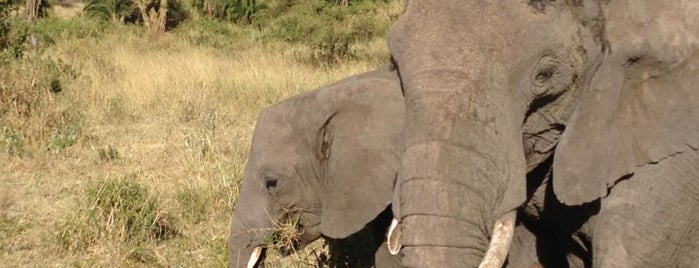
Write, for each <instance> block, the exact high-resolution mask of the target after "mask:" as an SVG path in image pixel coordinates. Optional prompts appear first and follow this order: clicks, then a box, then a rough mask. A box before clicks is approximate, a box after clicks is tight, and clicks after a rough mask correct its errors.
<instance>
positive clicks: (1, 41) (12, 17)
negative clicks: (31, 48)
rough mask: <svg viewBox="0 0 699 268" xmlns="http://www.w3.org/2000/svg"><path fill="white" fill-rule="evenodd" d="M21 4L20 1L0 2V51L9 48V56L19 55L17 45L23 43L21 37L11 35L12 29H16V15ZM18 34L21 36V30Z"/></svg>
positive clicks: (5, 0) (4, 0) (6, 0)
mask: <svg viewBox="0 0 699 268" xmlns="http://www.w3.org/2000/svg"><path fill="white" fill-rule="evenodd" d="M21 3H22V1H21V0H0V51H5V50H6V49H8V48H10V54H11V55H13V56H16V55H17V54H20V53H21V52H20V51H19V50H18V48H17V47H18V45H17V44H18V43H19V44H21V43H22V42H24V39H23V36H19V37H17V34H16V33H14V34H13V28H17V24H18V19H17V18H16V15H17V13H18V10H19V7H20V6H21ZM20 28H21V27H20ZM15 31H16V30H15ZM19 32H20V35H21V30H20V31H19ZM25 36H26V33H25Z"/></svg>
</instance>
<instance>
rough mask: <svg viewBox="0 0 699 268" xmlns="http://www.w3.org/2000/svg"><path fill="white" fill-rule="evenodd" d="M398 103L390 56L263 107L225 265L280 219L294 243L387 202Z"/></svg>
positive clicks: (260, 252) (397, 137)
mask: <svg viewBox="0 0 699 268" xmlns="http://www.w3.org/2000/svg"><path fill="white" fill-rule="evenodd" d="M403 111H404V108H403V96H402V95H401V88H400V81H399V79H398V76H397V74H396V71H395V69H394V68H393V67H392V66H389V65H387V66H384V67H382V68H379V69H377V70H375V71H373V72H369V73H365V74H361V75H356V76H353V77H350V78H347V79H344V80H341V81H339V82H336V83H333V84H331V85H328V86H326V87H323V88H320V89H317V90H315V91H311V92H307V93H304V94H300V95H297V96H294V97H291V98H290V99H287V100H285V101H283V102H281V103H278V104H275V105H273V106H271V107H269V108H267V109H265V110H264V111H263V112H262V113H261V115H260V117H259V119H258V121H257V125H256V127H255V130H254V133H253V138H252V145H251V148H250V155H249V158H248V161H247V164H246V167H245V171H244V174H243V182H242V186H241V191H240V195H239V199H238V202H237V204H236V206H235V211H234V215H233V220H232V224H231V234H230V241H229V243H230V266H231V267H242V266H244V265H247V267H256V266H257V265H258V264H259V263H261V262H262V261H263V259H264V251H265V247H266V246H267V245H268V243H269V242H270V241H269V237H270V236H271V235H272V234H273V233H274V231H275V224H276V223H277V222H279V221H284V220H288V219H294V220H297V221H298V222H297V224H296V228H298V230H299V232H298V237H295V238H294V239H292V240H294V241H296V245H294V246H295V247H303V246H304V245H305V244H307V243H309V242H311V241H313V240H316V239H318V238H319V237H320V236H321V235H323V236H326V237H328V238H345V237H348V236H350V235H351V234H354V233H357V232H358V231H360V230H361V229H362V228H364V226H365V225H366V224H367V223H369V222H371V221H372V220H373V219H374V218H376V217H377V215H379V214H380V213H381V212H382V211H384V210H386V208H387V206H388V205H389V204H390V202H391V200H392V193H393V187H394V182H395V178H396V173H397V170H398V167H399V166H400V152H401V151H402V131H403V118H404V114H403ZM387 224H388V223H386V225H387ZM384 228H385V227H384ZM381 235H382V236H383V233H382V234H381Z"/></svg>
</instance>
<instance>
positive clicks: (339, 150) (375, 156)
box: [317, 67, 404, 238]
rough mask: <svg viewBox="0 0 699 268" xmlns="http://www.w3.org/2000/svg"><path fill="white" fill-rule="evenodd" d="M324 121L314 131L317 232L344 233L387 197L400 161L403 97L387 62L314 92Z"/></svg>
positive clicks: (352, 230) (386, 201)
mask: <svg viewBox="0 0 699 268" xmlns="http://www.w3.org/2000/svg"><path fill="white" fill-rule="evenodd" d="M317 96H318V102H319V106H321V107H324V108H323V109H321V110H324V111H323V113H324V114H325V115H326V118H327V120H326V122H325V124H324V126H323V127H322V128H321V129H320V131H319V132H318V139H317V140H318V142H317V148H318V156H319V159H320V160H321V163H323V164H322V165H321V166H322V169H323V172H322V173H323V176H324V178H325V181H324V186H325V192H324V195H323V196H322V200H323V208H322V211H321V214H322V215H321V226H320V227H321V231H322V233H323V234H324V235H326V236H328V237H331V238H345V237H347V236H349V235H350V234H353V233H356V232H358V231H359V230H361V229H362V228H364V226H365V225H366V224H367V223H369V222H371V221H372V220H373V219H374V218H376V217H377V216H378V215H379V214H380V213H381V212H382V211H384V210H385V209H386V207H387V206H388V205H389V204H390V203H391V201H392V193H393V186H394V183H395V178H396V173H397V170H398V168H399V166H400V154H401V151H402V138H403V137H402V131H403V120H404V119H403V118H404V114H403V113H404V108H403V97H402V94H401V88H400V82H399V80H398V77H397V75H396V73H395V71H394V70H391V69H389V68H387V67H384V68H381V69H379V70H376V71H374V72H371V73H368V74H364V75H361V76H359V77H353V78H350V79H347V80H343V81H340V82H338V83H335V84H333V85H331V86H329V87H327V88H323V89H321V90H319V92H318V95H317Z"/></svg>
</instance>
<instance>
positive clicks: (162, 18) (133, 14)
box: [83, 0, 188, 29]
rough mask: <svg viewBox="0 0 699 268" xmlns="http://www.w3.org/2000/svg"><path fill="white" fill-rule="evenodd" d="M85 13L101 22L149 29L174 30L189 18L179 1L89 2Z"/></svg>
mask: <svg viewBox="0 0 699 268" xmlns="http://www.w3.org/2000/svg"><path fill="white" fill-rule="evenodd" d="M161 5H162V7H163V8H164V9H163V14H162V15H161V14H160V13H161V10H160V8H161ZM83 13H84V14H85V15H86V16H87V17H89V18H93V19H96V20H100V21H111V22H114V23H119V24H125V23H140V24H143V25H144V26H146V27H147V28H148V27H156V26H157V27H165V28H164V29H172V28H174V27H176V26H177V25H178V24H179V23H181V22H182V21H184V20H185V19H187V18H188V14H187V11H186V9H185V7H184V6H183V5H182V3H181V2H180V1H177V0H169V1H163V0H88V1H87V3H86V5H85V7H84V8H83ZM151 13H152V14H151ZM149 25H150V26H149Z"/></svg>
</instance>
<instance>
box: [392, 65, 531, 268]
mask: <svg viewBox="0 0 699 268" xmlns="http://www.w3.org/2000/svg"><path fill="white" fill-rule="evenodd" d="M438 73H439V75H437V73H422V74H421V75H413V76H410V77H411V78H414V80H410V81H408V83H407V87H408V90H409V91H412V92H408V93H407V94H406V112H407V117H406V119H407V122H406V125H407V126H406V136H405V141H406V150H405V153H404V154H403V159H402V161H403V163H402V165H401V166H402V169H401V171H400V179H399V186H398V187H399V188H398V191H399V193H398V199H399V204H398V206H397V208H396V209H395V210H396V215H399V216H400V220H401V233H402V234H401V244H402V246H403V253H404V259H403V264H404V265H405V266H406V267H476V266H479V264H481V262H483V260H484V257H485V256H486V252H487V251H488V249H489V244H491V238H492V237H495V236H498V237H502V236H503V235H502V233H500V234H494V233H492V228H493V226H495V225H496V219H501V220H498V221H497V224H498V225H502V223H506V224H505V225H503V226H505V228H501V229H504V230H506V231H505V235H504V237H505V240H507V238H508V237H510V239H511V235H507V232H508V231H507V230H508V226H510V225H513V224H514V219H513V218H511V216H512V215H514V214H513V212H512V210H513V209H514V208H515V207H517V206H518V205H519V203H521V201H523V200H518V199H517V198H516V197H518V196H519V195H520V194H521V197H522V199H523V197H524V189H523V187H521V188H520V187H512V188H511V186H512V185H514V184H516V183H513V184H512V185H511V183H512V182H513V181H515V180H517V179H519V180H522V181H523V180H524V178H525V165H524V164H525V161H524V153H523V150H522V141H521V127H519V125H521V119H518V118H514V117H512V116H510V114H509V113H506V112H505V111H507V108H508V106H509V105H511V104H510V103H507V101H506V100H507V99H508V98H504V97H502V96H498V95H497V94H498V92H497V91H494V90H486V89H483V88H476V87H471V86H468V85H463V81H468V80H467V79H462V78H463V77H462V76H463V75H466V74H463V73H446V74H445V73H444V72H443V71H441V72H438ZM439 76H441V77H439ZM420 78H426V79H420ZM445 84H446V86H445ZM440 85H441V86H440ZM435 86H440V87H435ZM416 89H417V90H416ZM415 92H419V94H415ZM411 93H412V94H411ZM518 120H519V121H518ZM513 190H521V193H514V192H512V191H513ZM516 192H518V191H516ZM518 202H519V203H518ZM504 215H509V216H506V217H503V216H504ZM501 217H503V218H501ZM508 217H509V218H508ZM507 219H511V221H507ZM510 229H511V228H510ZM510 232H511V231H510ZM493 244H503V243H500V242H498V243H493ZM504 245H507V247H509V241H505V243H504ZM493 253H498V254H495V256H496V259H501V258H502V257H501V255H502V250H495V251H490V252H488V255H489V257H488V258H489V259H492V258H493V257H492V254H493ZM506 254H507V249H505V255H506ZM502 259H504V258H502ZM486 267H487V266H486Z"/></svg>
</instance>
